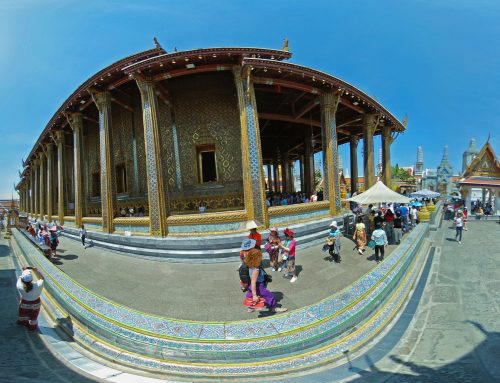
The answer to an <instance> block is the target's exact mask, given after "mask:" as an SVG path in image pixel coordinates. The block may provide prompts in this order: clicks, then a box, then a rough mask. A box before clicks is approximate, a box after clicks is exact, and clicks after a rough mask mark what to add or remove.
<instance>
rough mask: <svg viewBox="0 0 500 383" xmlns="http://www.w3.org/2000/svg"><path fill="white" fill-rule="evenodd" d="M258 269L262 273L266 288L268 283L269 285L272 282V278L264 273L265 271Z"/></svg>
mask: <svg viewBox="0 0 500 383" xmlns="http://www.w3.org/2000/svg"><path fill="white" fill-rule="evenodd" d="M260 269H261V270H262V272H263V273H264V284H265V285H266V286H267V284H268V283H271V282H272V281H273V277H272V276H270V275H269V274H268V273H266V270H264V268H263V267H262V266H261V267H260Z"/></svg>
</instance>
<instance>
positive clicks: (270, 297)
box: [238, 221, 297, 313]
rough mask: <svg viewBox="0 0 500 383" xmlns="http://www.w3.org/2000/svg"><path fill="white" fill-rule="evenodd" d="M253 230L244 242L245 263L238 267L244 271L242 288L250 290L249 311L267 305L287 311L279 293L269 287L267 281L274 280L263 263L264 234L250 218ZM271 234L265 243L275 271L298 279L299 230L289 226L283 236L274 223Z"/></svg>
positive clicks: (279, 310) (273, 309)
mask: <svg viewBox="0 0 500 383" xmlns="http://www.w3.org/2000/svg"><path fill="white" fill-rule="evenodd" d="M247 229H249V230H250V233H249V234H248V238H247V239H245V240H244V241H243V243H242V245H241V251H240V259H241V265H240V267H239V269H238V271H239V275H240V285H241V290H242V291H243V292H246V297H245V299H244V301H243V303H244V305H245V306H247V307H248V311H249V312H253V311H255V310H262V309H265V308H266V307H267V308H268V309H269V311H270V312H273V313H279V312H285V311H286V310H287V309H286V308H284V307H277V301H276V297H275V296H274V294H273V293H272V292H270V291H269V290H268V289H267V284H268V283H270V282H271V281H272V277H271V276H270V275H268V274H267V273H266V272H265V270H264V268H263V266H262V258H263V257H262V251H261V246H262V236H261V234H260V233H258V232H257V224H256V223H255V222H253V221H252V222H250V223H249V224H248V225H247ZM269 231H270V234H269V237H268V238H267V241H266V244H265V246H264V249H265V251H266V252H267V253H268V254H269V257H270V260H271V269H272V270H273V271H278V272H281V271H283V272H284V275H283V276H284V277H285V278H288V277H289V278H290V282H291V283H294V282H295V281H296V280H297V274H296V272H295V247H296V241H295V238H294V236H295V233H294V232H293V230H291V229H288V228H286V229H285V230H284V231H283V234H284V238H283V239H281V237H280V236H279V233H278V229H277V228H275V227H272V228H271V229H270V230H269Z"/></svg>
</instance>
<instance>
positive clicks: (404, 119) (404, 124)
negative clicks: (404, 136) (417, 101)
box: [403, 114, 408, 129]
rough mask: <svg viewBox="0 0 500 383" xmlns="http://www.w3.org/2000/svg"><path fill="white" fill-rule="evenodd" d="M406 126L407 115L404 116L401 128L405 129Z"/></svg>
mask: <svg viewBox="0 0 500 383" xmlns="http://www.w3.org/2000/svg"><path fill="white" fill-rule="evenodd" d="M406 124H408V115H407V114H406V115H405V118H403V126H404V127H405V129H406Z"/></svg>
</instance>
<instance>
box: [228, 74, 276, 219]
mask: <svg viewBox="0 0 500 383" xmlns="http://www.w3.org/2000/svg"><path fill="white" fill-rule="evenodd" d="M242 71H243V68H242V67H239V66H236V67H234V69H233V74H234V81H235V84H236V93H237V95H238V107H239V111H240V123H241V154H242V159H243V189H244V196H245V209H246V212H247V217H248V219H249V220H256V221H257V224H258V225H264V227H267V225H268V222H267V208H266V193H265V186H264V172H263V170H262V149H261V143H260V130H259V118H258V115H257V105H256V102H255V92H254V88H253V83H252V81H251V70H250V68H245V73H242ZM283 170H284V169H283V168H282V171H283Z"/></svg>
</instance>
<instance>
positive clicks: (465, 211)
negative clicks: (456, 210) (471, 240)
mask: <svg viewBox="0 0 500 383" xmlns="http://www.w3.org/2000/svg"><path fill="white" fill-rule="evenodd" d="M462 215H463V218H462V220H463V222H464V230H465V231H467V218H468V217H469V211H468V210H467V208H466V207H464V211H463V212H462Z"/></svg>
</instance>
